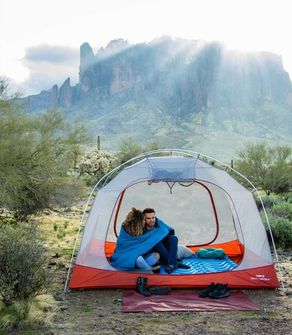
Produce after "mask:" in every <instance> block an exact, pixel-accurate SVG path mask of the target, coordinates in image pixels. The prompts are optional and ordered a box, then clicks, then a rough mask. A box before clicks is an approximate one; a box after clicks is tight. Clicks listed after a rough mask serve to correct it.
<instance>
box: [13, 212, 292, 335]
mask: <svg viewBox="0 0 292 335" xmlns="http://www.w3.org/2000/svg"><path fill="white" fill-rule="evenodd" d="M79 218H80V210H79V209H78V210H76V211H75V212H74V211H73V212H72V211H71V212H70V213H64V215H63V216H62V215H61V216H60V215H59V214H58V215H57V216H56V217H54V216H53V215H52V213H48V216H47V217H44V218H42V221H43V222H42V226H41V227H42V230H43V233H44V236H45V240H46V241H47V246H46V247H47V250H48V251H49V252H50V257H51V258H50V259H51V262H50V270H51V274H52V281H51V285H50V287H49V288H48V293H49V294H51V295H53V297H54V298H55V300H56V301H57V304H58V307H57V309H56V310H55V311H54V313H53V317H52V318H51V322H50V325H49V326H48V325H47V326H46V327H45V328H44V327H43V328H38V329H29V330H28V331H16V332H13V335H15V334H17V335H32V334H33V335H34V334H41V335H77V334H84V335H87V334H88V335H89V334H102V335H107V334H110V335H116V334H119V335H123V334H125V335H136V334H140V335H162V334H168V335H172V334H173V335H180V334H186V335H194V334H199V335H200V334H202V335H203V334H204V335H206V334H217V335H219V334H220V335H221V334H236V335H249V334H256V335H268V334H275V335H286V334H287V335H288V334H289V335H291V334H292V314H291V306H292V262H291V261H292V250H291V251H289V252H287V251H286V252H279V261H280V263H279V265H280V266H281V269H282V274H283V281H284V285H285V288H286V291H285V292H283V291H282V290H280V289H278V290H258V289H257V290H243V291H244V293H245V294H247V295H248V296H249V298H250V299H251V300H252V301H253V302H254V303H255V304H256V305H257V306H258V307H259V309H260V311H256V312H255V311H240V312H238V311H236V312H156V313H122V312H121V306H122V295H123V292H124V290H122V289H98V290H83V291H70V292H69V293H64V292H63V289H64V283H65V280H66V276H67V269H68V264H69V260H70V252H71V250H72V246H73V244H74V237H75V234H76V229H77V227H78V224H79ZM62 231H63V232H65V233H64V234H63V235H64V236H63V235H62V234H61V237H60V232H62ZM58 234H59V235H58ZM58 236H59V237H58ZM278 277H279V279H280V276H278ZM193 290H194V291H195V289H193Z"/></svg>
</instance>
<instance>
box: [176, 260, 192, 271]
mask: <svg viewBox="0 0 292 335" xmlns="http://www.w3.org/2000/svg"><path fill="white" fill-rule="evenodd" d="M176 266H177V267H178V268H179V269H190V268H191V267H190V266H189V265H186V264H184V263H180V262H177V265H176Z"/></svg>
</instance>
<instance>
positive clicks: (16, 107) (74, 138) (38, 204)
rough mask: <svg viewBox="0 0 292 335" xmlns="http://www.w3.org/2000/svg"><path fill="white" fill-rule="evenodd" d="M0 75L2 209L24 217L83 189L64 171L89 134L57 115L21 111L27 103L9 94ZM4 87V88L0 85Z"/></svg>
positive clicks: (79, 154)
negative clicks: (32, 113)
mask: <svg viewBox="0 0 292 335" xmlns="http://www.w3.org/2000/svg"><path fill="white" fill-rule="evenodd" d="M1 83H3V81H1V79H0V129H1V132H0V180H1V192H0V208H3V209H5V210H6V211H8V212H10V213H11V214H12V215H13V216H14V217H15V218H17V219H18V220H23V221H24V220H26V219H27V218H28V217H29V216H31V215H34V214H36V213H38V212H40V211H42V210H44V209H46V208H51V207H53V206H54V205H55V204H56V203H59V202H60V201H64V199H66V201H67V202H68V201H69V200H70V201H71V202H73V201H74V200H75V193H76V197H77V198H78V197H79V195H78V194H77V193H78V192H79V191H80V188H82V185H80V181H78V180H76V179H74V178H72V176H71V175H70V174H69V173H68V172H69V171H70V169H74V167H75V166H76V164H77V161H78V160H79V157H80V156H81V154H82V151H83V148H84V144H85V143H86V141H87V139H88V136H87V134H86V131H85V129H84V128H83V127H82V126H81V125H78V124H74V125H73V124H72V125H68V124H67V125H66V124H65V121H64V120H63V117H62V115H61V113H60V112H59V111H57V110H49V111H47V112H46V113H44V114H41V115H31V114H25V112H24V111H25V105H24V104H21V103H19V100H17V99H13V98H12V97H9V96H8V97H7V94H6V90H7V87H6V86H5V85H4V84H1ZM3 85H4V86H3Z"/></svg>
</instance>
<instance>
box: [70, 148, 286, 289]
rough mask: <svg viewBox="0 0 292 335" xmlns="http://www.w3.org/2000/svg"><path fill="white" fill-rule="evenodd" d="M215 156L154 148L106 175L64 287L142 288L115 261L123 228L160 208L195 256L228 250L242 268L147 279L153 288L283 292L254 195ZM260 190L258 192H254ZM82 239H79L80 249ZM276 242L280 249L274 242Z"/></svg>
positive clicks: (138, 273)
mask: <svg viewBox="0 0 292 335" xmlns="http://www.w3.org/2000/svg"><path fill="white" fill-rule="evenodd" d="M199 157H204V158H205V159H204V160H201V159H199ZM210 158H211V157H208V156H201V155H200V154H198V153H195V152H192V151H187V150H167V149H164V150H155V151H151V152H148V153H145V154H141V155H139V156H137V157H135V158H133V159H131V160H130V161H128V162H126V163H124V164H122V165H121V166H120V167H118V168H116V169H114V170H113V171H111V172H110V173H109V174H107V175H106V176H104V177H103V178H102V179H101V180H100V181H99V182H98V183H97V185H96V186H95V188H94V189H93V191H92V193H91V196H90V198H89V200H88V203H87V206H86V208H85V210H84V214H83V217H82V220H81V225H80V227H82V226H83V225H84V224H83V221H85V220H84V219H85V215H86V212H87V207H88V206H89V203H90V201H93V203H92V207H91V211H90V213H89V216H88V218H87V222H86V224H85V227H84V232H83V237H82V239H81V242H80V248H79V252H78V255H77V258H76V261H75V264H74V266H73V271H72V273H71V265H70V269H69V271H68V276H67V281H66V284H65V289H67V287H68V282H69V288H71V289H78V288H134V287H135V286H136V280H137V277H139V276H141V271H139V270H137V269H136V270H134V271H121V270H118V269H116V268H114V267H113V266H112V265H111V263H110V260H109V259H110V256H111V255H112V254H113V252H114V249H115V246H116V241H117V236H118V233H119V230H120V226H121V223H122V222H123V220H124V218H125V216H126V214H127V212H129V211H130V210H131V208H132V207H136V208H140V209H144V208H146V207H152V208H153V207H154V208H155V212H156V215H157V217H159V218H160V219H162V220H163V221H164V222H166V223H167V224H168V225H170V226H171V227H173V228H174V229H175V232H176V235H177V236H178V239H179V243H180V244H183V245H185V246H188V247H189V248H190V249H192V250H193V251H195V252H196V251H197V250H198V249H199V248H222V249H224V251H225V253H226V255H227V256H228V258H229V259H230V260H232V262H233V264H235V266H234V267H232V269H225V270H224V269H223V270H222V269H221V270H220V271H219V272H218V271H217V270H216V269H215V270H212V269H211V270H210V269H209V270H208V271H206V272H202V271H201V272H196V271H195V272H193V273H186V272H185V273H183V274H165V273H164V274H161V273H160V274H157V273H147V277H148V283H149V285H157V286H169V287H177V288H179V287H180V288H188V287H206V286H208V285H209V284H210V282H221V283H227V284H228V285H229V287H231V288H276V287H279V281H278V279H277V276H276V271H275V268H274V264H273V260H272V256H271V251H270V247H269V242H268V238H267V234H266V230H265V227H264V225H263V222H262V220H261V217H260V214H259V211H258V208H257V206H256V203H255V200H254V198H253V195H252V193H251V192H250V191H249V190H247V189H246V188H245V187H243V186H242V185H241V184H239V182H237V181H236V180H235V179H234V178H233V177H232V176H231V175H229V174H228V173H227V172H226V171H225V170H226V169H222V168H218V167H215V166H214V164H213V165H212V164H211V165H210V164H207V163H206V162H205V161H206V160H207V159H209V160H210ZM212 160H213V162H215V161H216V160H214V159H213V158H212ZM217 162H218V163H220V164H221V165H223V163H221V162H219V161H217ZM225 168H227V166H226V165H225ZM232 170H233V169H232ZM233 171H234V172H236V171H235V170H233ZM236 173H237V174H238V175H240V173H238V172H236ZM240 176H241V177H243V178H244V179H245V180H246V181H248V180H247V178H245V177H244V176H242V175H240ZM109 180H110V181H109ZM101 184H103V185H102V186H101ZM250 184H251V185H252V183H250ZM252 186H253V185H252ZM96 190H97V192H96ZM95 192H96V196H95V199H94V200H93V198H94V197H93V194H94V193H95ZM253 192H256V193H257V194H258V192H257V191H256V189H255V188H254V187H253ZM258 195H259V194H258ZM262 205H263V204H262ZM264 213H265V214H266V212H265V211H264ZM266 218H267V217H266ZM270 233H271V230H270ZM79 240H80V239H79V238H78V237H77V239H76V243H75V247H74V249H75V248H76V246H77V244H78V241H79ZM272 243H273V246H274V242H273V238H272ZM274 247H275V246H274ZM74 251H75V250H74ZM74 251H73V254H74ZM275 251H276V250H275ZM73 254H72V259H71V264H72V263H73ZM276 257H277V254H276ZM143 275H144V276H145V273H143Z"/></svg>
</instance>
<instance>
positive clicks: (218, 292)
mask: <svg viewBox="0 0 292 335" xmlns="http://www.w3.org/2000/svg"><path fill="white" fill-rule="evenodd" d="M199 295H200V296H201V297H209V298H213V299H220V298H226V297H228V296H229V295H230V291H229V288H228V285H227V284H221V283H217V284H215V283H211V284H210V285H209V287H208V288H207V289H205V290H202V291H200V292H199Z"/></svg>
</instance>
